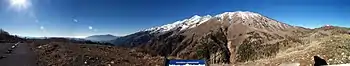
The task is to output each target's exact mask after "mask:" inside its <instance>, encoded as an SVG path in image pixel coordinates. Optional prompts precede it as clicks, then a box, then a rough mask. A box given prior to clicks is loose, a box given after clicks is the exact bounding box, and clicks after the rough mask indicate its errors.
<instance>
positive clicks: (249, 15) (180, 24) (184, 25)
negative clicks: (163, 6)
mask: <svg viewBox="0 0 350 66" xmlns="http://www.w3.org/2000/svg"><path fill="white" fill-rule="evenodd" d="M234 18H235V19H237V18H240V19H242V20H243V21H244V22H243V24H250V25H258V26H261V25H263V26H274V25H275V24H277V25H276V26H274V27H278V28H279V29H283V28H286V26H288V25H287V24H284V23H280V22H278V21H275V20H272V19H269V18H267V17H264V16H262V15H260V14H258V13H254V12H249V11H235V12H224V13H221V14H218V15H215V16H214V17H212V16H211V15H206V16H199V15H194V16H192V17H191V18H189V19H184V20H180V21H176V22H174V23H171V24H166V25H163V26H159V27H153V28H150V29H146V30H143V31H150V33H157V32H165V31H169V30H172V29H177V28H181V29H180V30H186V29H190V28H193V27H196V26H199V25H200V24H202V23H204V22H208V20H210V19H217V20H218V21H219V22H220V21H221V22H222V20H225V19H227V20H229V21H228V22H229V23H232V22H233V19H234ZM247 19H254V20H265V21H272V22H256V23H252V22H255V21H254V20H247Z"/></svg>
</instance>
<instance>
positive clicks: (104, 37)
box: [84, 34, 118, 42]
mask: <svg viewBox="0 0 350 66" xmlns="http://www.w3.org/2000/svg"><path fill="white" fill-rule="evenodd" d="M117 38H118V36H114V35H110V34H107V35H92V36H88V37H86V38H84V39H86V40H91V41H98V42H108V41H111V40H115V39H117Z"/></svg>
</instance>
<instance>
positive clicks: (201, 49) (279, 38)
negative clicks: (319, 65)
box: [115, 11, 310, 63]
mask: <svg viewBox="0 0 350 66" xmlns="http://www.w3.org/2000/svg"><path fill="white" fill-rule="evenodd" d="M308 32H310V29H305V28H301V27H296V26H291V25H288V24H285V23H281V22H278V21H276V20H273V19H270V18H268V17H265V16H262V15H260V14H258V13H253V12H242V11H236V12H225V13H222V14H219V15H215V16H214V17H212V16H203V17H201V16H193V17H192V18H190V19H185V20H182V21H177V22H175V23H173V24H168V25H164V26H161V27H155V28H151V29H147V30H144V31H141V32H137V33H135V34H131V35H128V36H124V37H121V38H118V39H116V40H115V44H120V45H121V46H127V47H136V48H142V49H144V51H145V52H148V53H151V54H155V55H163V56H174V57H177V58H183V59H209V63H236V62H246V61H251V60H257V59H263V58H268V57H271V56H275V55H276V54H277V53H278V52H279V51H283V50H286V49H287V48H290V47H294V46H297V45H302V44H304V43H303V39H299V37H303V35H304V34H306V33H308Z"/></svg>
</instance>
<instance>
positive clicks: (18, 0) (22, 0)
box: [11, 0, 27, 5]
mask: <svg viewBox="0 0 350 66" xmlns="http://www.w3.org/2000/svg"><path fill="white" fill-rule="evenodd" d="M26 3H27V0H11V4H12V5H25V4H26Z"/></svg>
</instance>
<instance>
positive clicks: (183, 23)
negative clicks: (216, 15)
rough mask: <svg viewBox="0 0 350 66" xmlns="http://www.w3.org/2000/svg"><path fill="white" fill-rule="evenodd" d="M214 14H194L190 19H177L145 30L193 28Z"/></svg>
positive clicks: (162, 30) (161, 30) (158, 30)
mask: <svg viewBox="0 0 350 66" xmlns="http://www.w3.org/2000/svg"><path fill="white" fill-rule="evenodd" d="M211 17H212V16H210V15H206V16H199V15H194V16H192V17H191V18H189V19H184V20H180V21H176V22H174V23H172V24H166V25H163V26H160V27H154V28H150V29H146V30H144V31H152V32H164V31H169V30H171V29H174V28H181V30H185V29H189V28H193V27H195V26H198V25H199V24H202V23H204V22H206V21H208V20H209V19H210V18H211Z"/></svg>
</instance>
